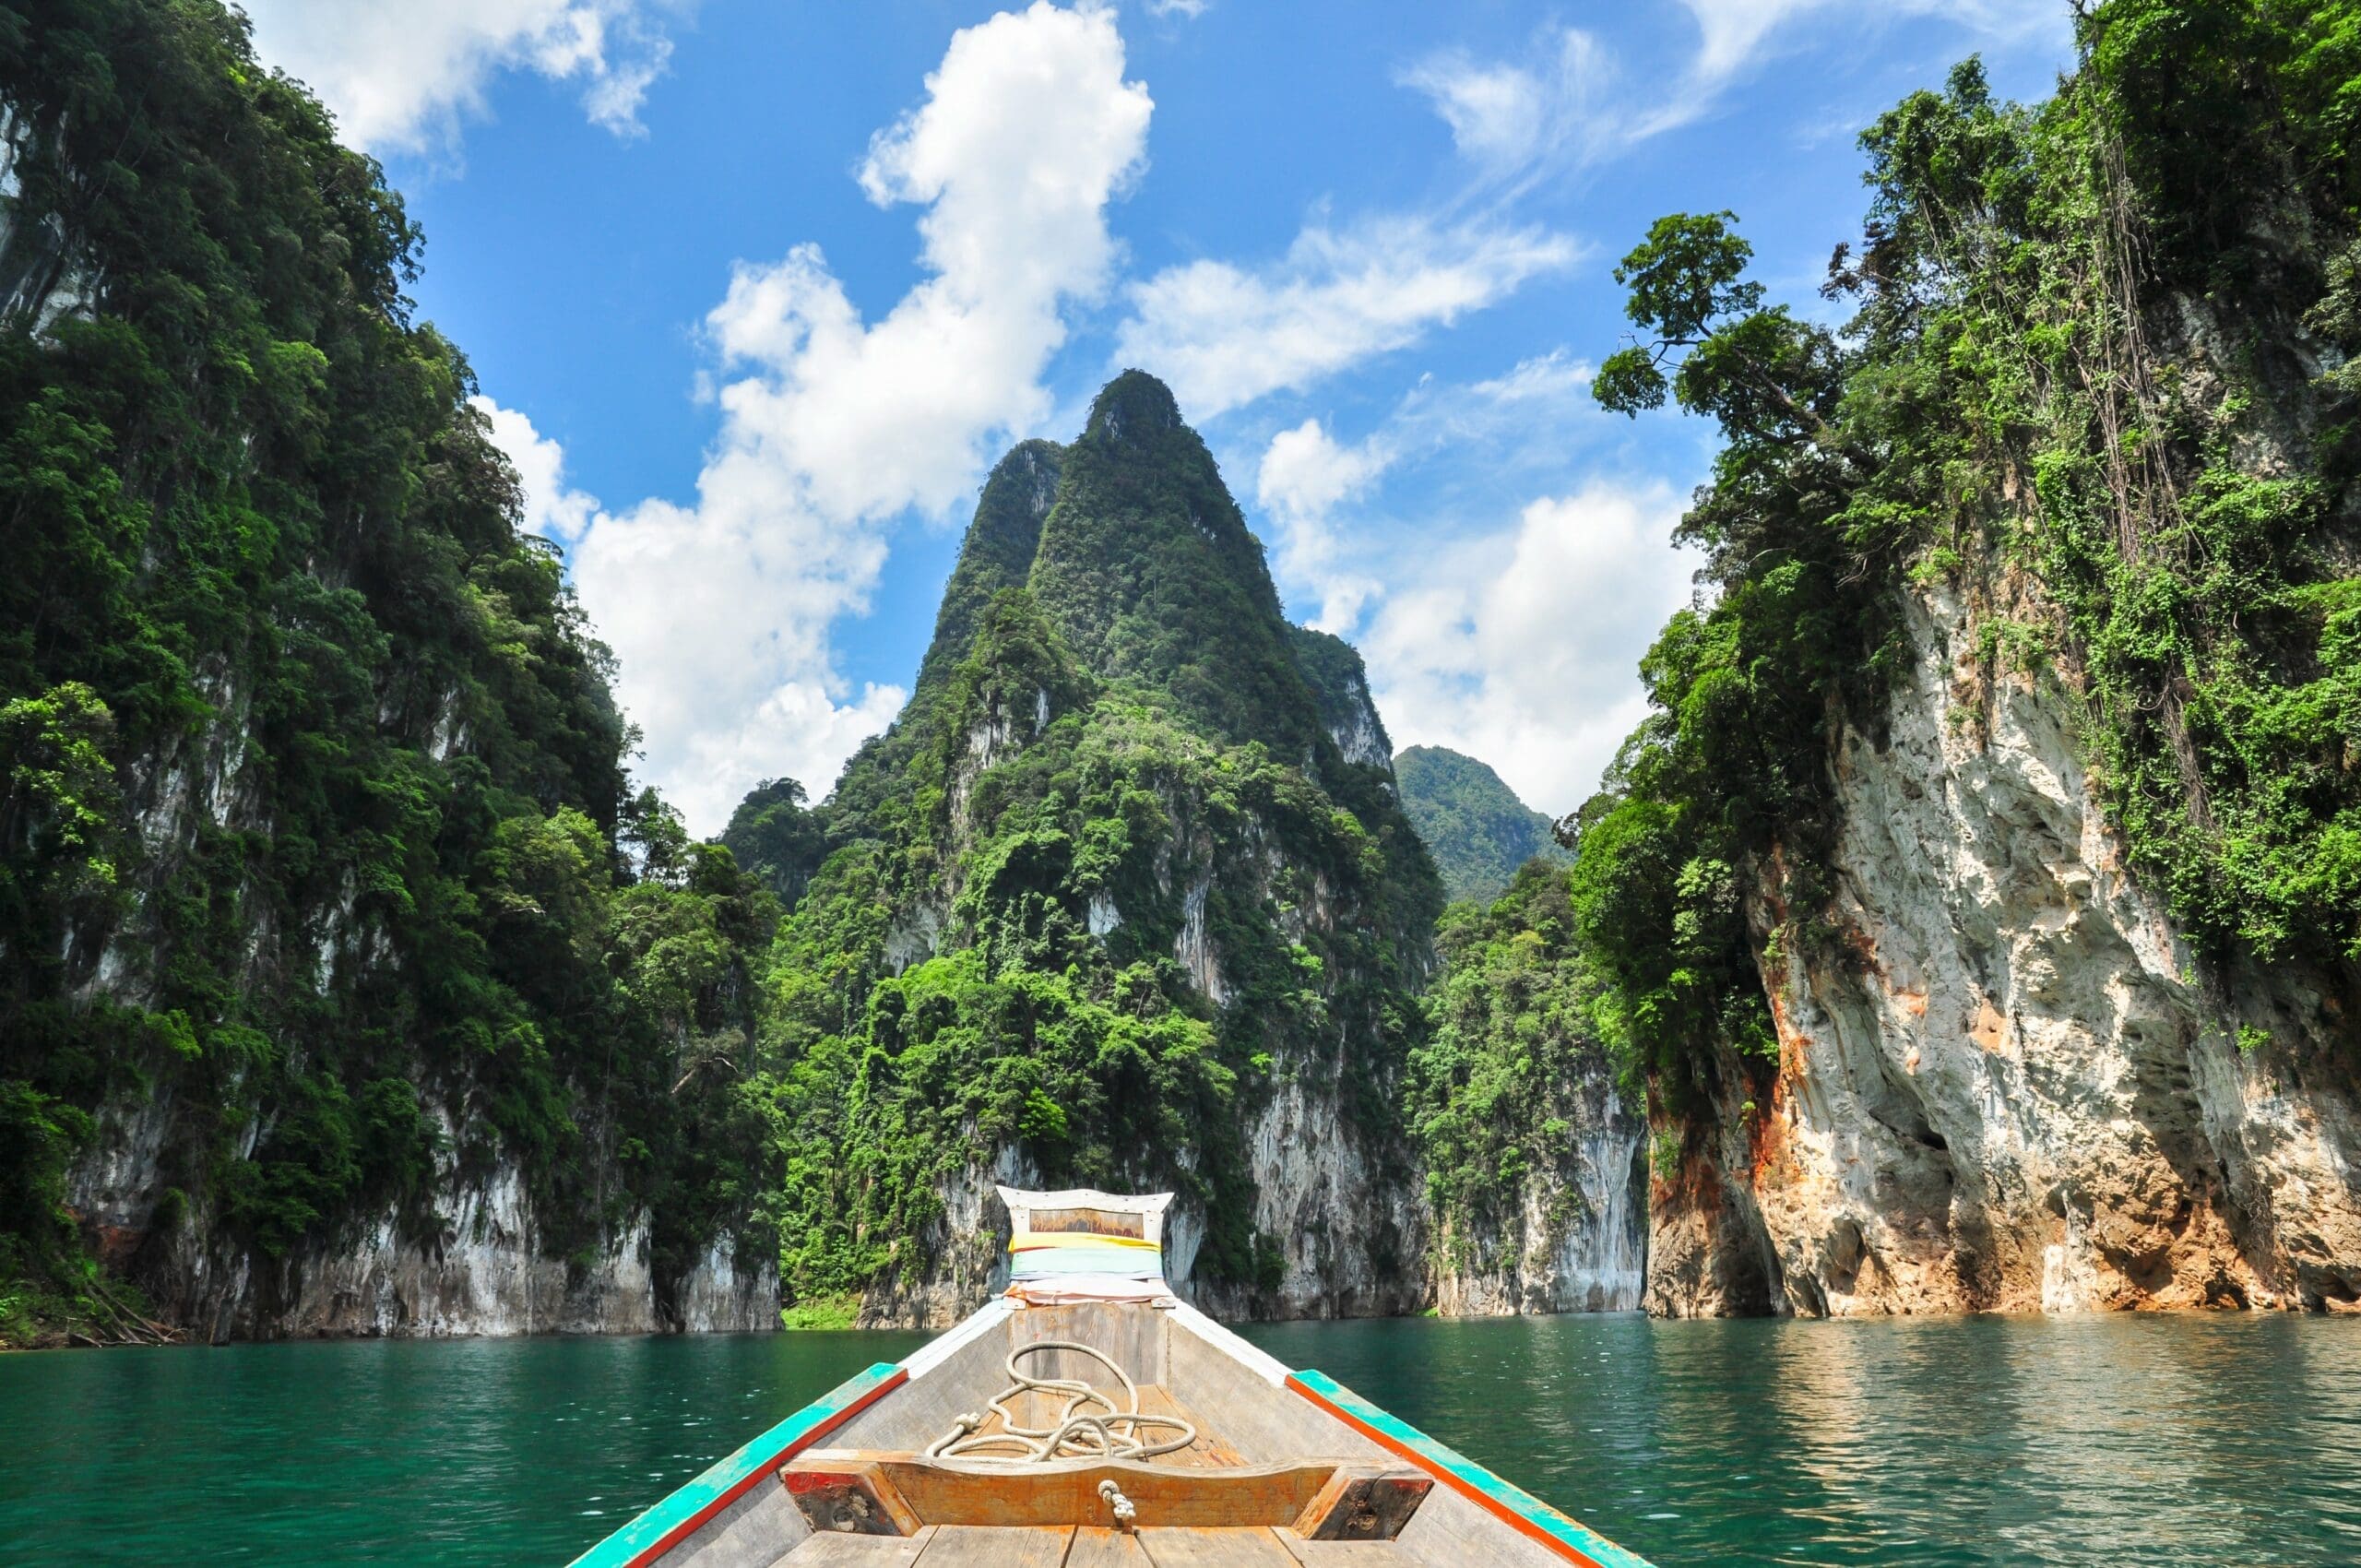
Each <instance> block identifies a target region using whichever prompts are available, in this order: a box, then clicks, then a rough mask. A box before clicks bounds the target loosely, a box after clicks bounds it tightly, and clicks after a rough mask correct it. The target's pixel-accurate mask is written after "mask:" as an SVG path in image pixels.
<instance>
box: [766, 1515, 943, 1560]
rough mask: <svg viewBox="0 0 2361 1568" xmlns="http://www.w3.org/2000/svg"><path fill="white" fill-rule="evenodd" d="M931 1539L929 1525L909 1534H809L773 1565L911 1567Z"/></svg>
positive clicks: (931, 1529) (931, 1531)
mask: <svg viewBox="0 0 2361 1568" xmlns="http://www.w3.org/2000/svg"><path fill="white" fill-rule="evenodd" d="M933 1540H934V1526H931V1525H929V1526H925V1527H924V1528H922V1529H920V1530H919V1532H918V1534H916V1535H913V1536H839V1535H817V1536H812V1537H809V1538H806V1539H805V1540H804V1542H803V1544H802V1545H801V1546H799V1547H797V1548H796V1549H795V1550H793V1551H790V1552H789V1553H788V1554H787V1555H786V1556H785V1557H782V1558H780V1559H779V1560H778V1562H777V1565H776V1568H912V1565H913V1564H914V1563H916V1562H918V1560H919V1555H920V1554H921V1553H922V1552H924V1551H925V1550H926V1549H927V1547H928V1546H929V1545H931V1543H932V1542H933Z"/></svg>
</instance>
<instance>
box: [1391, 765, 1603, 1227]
mask: <svg viewBox="0 0 2361 1568" xmlns="http://www.w3.org/2000/svg"><path fill="white" fill-rule="evenodd" d="M1443 755H1446V756H1450V755H1454V754H1453V753H1448V752H1446V753H1443ZM1488 771H1489V770H1488ZM1440 941H1441V945H1442V955H1443V959H1444V962H1445V965H1446V969H1445V972H1444V974H1443V977H1442V980H1439V981H1438V982H1437V983H1436V985H1435V987H1434V989H1433V991H1432V992H1430V994H1429V996H1428V1002H1427V1005H1428V1013H1429V1016H1430V1021H1431V1025H1432V1029H1431V1033H1430V1036H1429V1038H1428V1039H1427V1040H1426V1042H1425V1043H1423V1044H1421V1045H1419V1046H1418V1048H1416V1049H1415V1050H1413V1051H1411V1053H1410V1071H1409V1074H1408V1082H1409V1106H1410V1109H1409V1115H1410V1120H1411V1124H1412V1127H1413V1129H1414V1131H1415V1134H1416V1135H1417V1138H1418V1147H1419V1151H1420V1153H1421V1154H1422V1155H1423V1156H1424V1157H1425V1160H1426V1167H1427V1199H1428V1202H1429V1204H1430V1206H1432V1208H1433V1211H1434V1216H1435V1223H1436V1231H1437V1235H1436V1247H1437V1250H1438V1251H1439V1252H1441V1253H1442V1254H1443V1255H1445V1256H1446V1257H1452V1258H1454V1259H1455V1260H1456V1261H1458V1262H1460V1263H1462V1264H1465V1263H1466V1262H1469V1261H1471V1251H1470V1249H1471V1238H1472V1237H1475V1236H1483V1235H1491V1236H1514V1235H1516V1234H1517V1233H1518V1232H1519V1231H1520V1230H1521V1229H1522V1228H1523V1225H1524V1222H1525V1215H1524V1194H1525V1182H1526V1180H1527V1179H1528V1178H1530V1177H1533V1176H1536V1175H1550V1174H1556V1173H1562V1172H1565V1171H1567V1170H1570V1169H1571V1168H1572V1166H1573V1165H1574V1163H1575V1162H1576V1159H1577V1157H1578V1152H1577V1148H1576V1139H1577V1138H1578V1137H1579V1135H1580V1134H1581V1133H1582V1132H1583V1131H1584V1129H1585V1128H1586V1127H1588V1126H1590V1125H1592V1124H1594V1123H1595V1122H1596V1111H1593V1110H1592V1109H1590V1108H1589V1107H1587V1106H1586V1105H1585V1103H1584V1099H1585V1096H1584V1090H1585V1088H1587V1087H1590V1086H1594V1085H1596V1084H1599V1083H1600V1082H1601V1081H1602V1080H1610V1081H1614V1087H1612V1088H1611V1089H1610V1091H1609V1092H1611V1093H1614V1094H1618V1095H1620V1096H1623V1097H1625V1098H1626V1099H1628V1100H1629V1101H1630V1102H1631V1103H1634V1104H1636V1103H1637V1101H1638V1099H1639V1096H1640V1086H1639V1085H1638V1084H1637V1083H1635V1082H1632V1081H1631V1080H1630V1079H1629V1077H1628V1075H1625V1076H1624V1077H1622V1078H1621V1079H1619V1080H1618V1075H1617V1074H1616V1070H1615V1066H1614V1064H1613V1063H1611V1062H1610V1060H1609V1058H1608V1052H1607V1050H1606V1047H1605V1046H1604V1045H1603V1044H1602V1043H1601V1042H1600V1039H1599V1032H1598V1028H1597V1024H1596V1011H1597V1009H1598V1007H1599V1004H1600V998H1601V989H1600V986H1599V983H1598V981H1597V980H1596V977H1595V976H1594V975H1593V973H1592V971H1591V967H1590V965H1589V964H1588V962H1587V961H1586V960H1585V958H1584V953H1583V949H1582V944H1581V943H1580V942H1579V941H1578V940H1577V938H1576V935H1575V920H1574V909H1573V900H1572V892H1571V885H1570V879H1569V875H1568V872H1567V869H1566V867H1564V866H1563V865H1560V864H1556V863H1553V862H1551V861H1545V860H1539V859H1535V860H1528V861H1525V864H1524V865H1523V866H1522V867H1521V868H1519V869H1518V870H1517V872H1516V873H1514V875H1513V878H1512V880H1511V881H1510V884H1509V885H1508V888H1507V890H1506V891H1505V892H1503V893H1502V894H1501V897H1499V898H1498V899H1497V900H1495V901H1494V902H1493V903H1492V904H1491V905H1490V906H1489V908H1479V907H1477V906H1476V905H1473V904H1468V903H1457V904H1453V906H1452V907H1451V908H1450V909H1448V910H1446V911H1445V912H1444V914H1443V920H1442V933H1441V938H1440ZM1555 1190H1556V1192H1557V1194H1558V1195H1557V1197H1556V1199H1555V1202H1556V1204H1557V1205H1558V1207H1557V1209H1556V1211H1555V1212H1552V1213H1550V1214H1548V1215H1547V1216H1545V1219H1546V1221H1547V1222H1548V1223H1549V1224H1551V1225H1553V1226H1564V1225H1568V1224H1571V1223H1572V1221H1574V1220H1575V1219H1577V1218H1581V1214H1580V1210H1579V1208H1578V1207H1577V1206H1578V1205H1580V1204H1581V1202H1582V1194H1581V1191H1580V1189H1579V1188H1578V1187H1577V1186H1576V1185H1575V1184H1574V1183H1573V1182H1570V1181H1564V1180H1562V1179H1561V1180H1560V1181H1559V1182H1556V1184H1555Z"/></svg>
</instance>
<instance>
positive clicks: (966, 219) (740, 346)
mask: <svg viewBox="0 0 2361 1568" xmlns="http://www.w3.org/2000/svg"><path fill="white" fill-rule="evenodd" d="M1123 65H1124V54H1123V43H1122V40H1121V37H1120V36H1119V35H1118V33H1117V32H1116V30H1115V24H1114V19H1113V17H1112V14H1111V13H1109V12H1108V11H1106V10H1104V9H1102V8H1097V7H1085V8H1079V9H1074V10H1068V9H1062V8H1061V7H1059V6H1053V5H1050V4H1049V3H1048V0H1040V3H1038V4H1036V5H1034V6H1031V7H1030V8H1029V9H1026V10H1024V11H1020V12H1003V13H1002V14H1001V15H999V16H996V17H994V18H991V20H989V21H986V22H983V23H980V24H979V25H977V26H975V27H971V28H967V29H966V30H962V31H960V32H958V33H957V34H955V36H954V37H953V39H952V41H951V44H950V47H949V49H948V50H947V51H946V53H944V55H943V63H942V65H940V66H939V67H938V68H937V69H936V70H935V71H934V72H933V73H932V74H931V75H930V76H929V77H927V79H926V97H925V100H924V101H923V102H921V103H920V105H919V107H918V108H917V109H915V110H913V111H912V112H911V113H908V114H907V115H905V116H904V117H903V118H902V119H901V120H899V121H898V122H896V124H895V125H892V126H890V127H888V128H887V129H886V130H884V131H883V132H881V133H879V135H878V136H877V137H875V139H874V140H873V141H872V144H871V146H870V148H869V154H868V157H867V159H866V160H865V161H864V162H863V163H862V165H861V167H860V172H859V177H860V184H861V186H862V188H863V189H864V190H865V191H866V192H867V193H868V194H869V196H870V197H871V199H872V200H874V201H875V202H877V203H878V204H879V205H880V206H892V205H895V204H897V203H910V204H915V205H918V206H920V207H922V208H924V209H925V210H924V213H923V215H922V216H921V217H920V218H919V223H918V228H919V237H920V242H921V244H920V255H921V259H922V260H923V262H924V264H925V267H926V269H927V276H926V277H925V278H924V279H922V280H921V281H920V282H919V283H918V284H917V285H916V286H915V287H913V288H912V289H911V290H910V291H909V292H908V293H907V294H906V295H904V296H903V298H902V299H901V300H900V301H898V302H897V303H896V304H895V305H894V306H893V308H892V309H890V310H889V311H887V312H886V313H885V315H883V316H882V317H879V318H877V319H875V320H869V319H865V318H864V317H863V315H862V314H861V312H860V310H859V308H858V307H856V306H855V305H854V304H853V303H852V301H851V300H850V298H849V297H848V295H847V293H846V292H845V290H844V288H843V286H842V284H841V283H840V282H839V281H838V280H837V279H836V277H835V275H834V274H833V273H832V272H830V270H829V269H828V266H827V262H826V259H825V256H823V255H822V254H821V253H820V251H819V249H818V247H816V246H813V245H799V246H797V247H795V248H794V249H793V250H791V251H789V253H788V255H787V256H786V257H785V258H784V259H782V260H779V261H777V262H770V263H765V264H755V265H748V264H741V265H740V266H739V267H737V268H736V269H735V271H734V273H733V275H732V277H731V279H730V286H729V289H728V291H727V292H726V293H725V294H724V296H723V298H722V300H721V303H719V304H718V305H716V306H715V307H714V308H713V310H712V312H711V313H710V314H709V315H707V317H706V330H707V333H708V335H709V338H710V340H711V342H712V344H713V347H714V350H715V351H716V354H717V357H718V364H719V371H720V376H721V386H720V388H719V391H718V406H719V409H720V413H721V425H720V430H719V432H718V435H717V436H716V439H715V442H714V445H713V448H712V450H711V451H710V452H709V453H708V454H707V456H706V463H705V467H704V469H703V471H702V472H701V473H700V474H699V475H698V479H697V493H696V499H695V502H694V505H682V504H679V503H676V502H672V501H668V500H661V499H653V500H648V501H644V502H642V503H640V504H639V505H635V506H632V507H629V508H626V509H623V510H620V511H614V512H600V513H599V514H598V515H597V516H596V517H593V518H591V519H590V520H589V521H588V523H587V527H585V528H581V529H578V530H577V532H576V535H575V538H574V542H573V544H572V546H571V552H570V560H571V564H572V569H573V575H574V581H575V588H576V590H577V591H578V592H579V593H580V595H581V598H582V602H583V606H584V608H585V609H586V610H587V612H588V613H589V615H590V619H591V622H592V624H594V625H596V626H597V627H598V629H599V636H601V637H603V638H604V639H605V640H606V642H607V643H608V644H609V645H610V646H611V647H613V648H614V650H615V653H616V656H617V658H618V660H619V662H620V666H621V677H620V681H621V693H620V695H621V696H622V699H623V707H624V708H625V710H626V711H627V712H628V713H629V714H630V715H631V717H632V718H633V719H634V720H635V722H637V723H638V724H639V725H640V726H641V727H642V728H643V729H644V731H646V736H647V741H646V745H647V754H646V760H645V764H644V766H643V768H642V771H643V772H644V773H645V774H646V776H647V777H648V778H650V779H651V780H652V781H653V782H655V783H656V785H657V786H658V788H659V789H660V790H663V791H664V793H665V795H666V796H667V797H668V798H670V800H671V801H672V802H674V803H675V804H676V805H678V806H679V807H680V809H681V811H682V815H683V816H684V817H685V818H686V819H687V820H688V822H689V824H690V825H691V826H692V827H694V829H696V830H697V831H699V832H712V831H715V830H717V829H718V828H719V827H720V826H722V824H723V822H724V821H726V820H727V818H728V815H729V813H730V808H731V807H732V806H733V805H734V804H735V803H736V802H737V801H738V799H739V798H740V797H741V796H742V794H743V793H744V792H745V790H747V788H748V787H749V786H751V785H752V784H753V783H754V782H755V781H756V780H758V779H761V778H770V777H774V776H777V775H780V774H786V775H790V776H792V777H794V778H799V779H801V780H803V781H804V783H805V785H806V786H807V787H808V788H810V789H811V790H812V791H813V793H814V794H819V793H822V792H824V791H825V790H827V789H828V788H829V787H830V786H831V785H832V784H833V783H834V782H835V780H836V773H837V771H838V770H839V769H840V768H841V767H842V766H843V764H844V761H845V759H846V757H848V755H850V754H851V753H852V751H853V749H854V748H855V747H856V746H857V745H858V744H859V743H860V741H861V739H862V738H863V737H864V736H867V735H870V734H873V733H875V732H876V731H878V730H880V729H882V728H884V725H885V724H886V723H887V722H889V721H890V720H891V719H892V718H893V716H894V715H895V713H896V712H897V711H898V710H899V708H900V707H901V704H902V701H903V698H904V697H905V695H907V694H906V693H905V692H904V691H903V690H902V689H901V688H900V687H898V686H889V685H875V684H865V685H862V686H860V688H859V689H858V690H856V689H854V688H853V687H852V686H851V685H850V683H848V682H846V681H845V680H844V679H843V678H842V677H841V676H840V675H839V674H838V673H837V671H836V661H835V659H834V657H833V654H832V651H831V647H830V641H829V627H830V624H832V623H833V622H834V621H836V619H837V618H838V617H839V616H841V615H844V614H846V613H848V612H859V611H860V610H862V609H864V608H866V605H867V602H868V596H869V593H870V591H871V589H872V587H873V586H874V584H875V582H876V579H877V574H878V570H879V568H880V567H881V566H882V565H883V564H884V559H885V550H886V545H885V538H884V530H885V528H886V525H887V524H888V523H889V521H890V520H891V519H892V518H894V517H896V515H898V514H901V513H903V512H905V511H907V510H908V509H909V508H911V507H918V508H920V509H923V510H928V511H935V512H940V511H943V510H945V509H947V508H948V507H950V506H951V505H954V504H955V503H956V502H958V501H960V500H961V499H963V498H965V497H966V496H967V495H968V494H969V493H971V492H972V491H973V489H974V486H975V483H976V481H977V478H978V476H979V472H980V470H981V469H982V467H983V465H984V463H985V461H986V459H987V457H989V456H990V455H991V449H992V448H993V447H994V446H996V445H1000V444H1003V443H1005V442H1006V441H1007V440H1008V439H1010V438H1011V437H1013V436H1014V435H1017V434H1023V433H1025V432H1026V431H1027V430H1028V429H1030V428H1032V427H1033V426H1034V425H1036V424H1037V423H1038V422H1040V421H1042V420H1043V419H1045V418H1046V417H1047V416H1048V415H1049V413H1050V408H1051V399H1050V394H1049V392H1048V391H1047V390H1046V388H1045V387H1044V386H1042V385H1041V375H1042V373H1043V371H1044V369H1045V368H1046V366H1047V364H1048V362H1049V361H1050V356H1051V355H1052V354H1053V353H1054V352H1055V351H1056V350H1057V349H1058V348H1059V347H1060V346H1061V345H1062V343H1063V342H1064V341H1065V338H1066V326H1065V322H1064V319H1063V316H1062V307H1064V306H1065V305H1066V304H1068V303H1072V302H1076V301H1085V300H1088V299H1091V298H1094V297H1097V296H1098V295H1100V294H1102V293H1103V292H1104V291H1105V289H1106V288H1107V286H1108V282H1109V278H1110V275H1111V272H1112V269H1113V267H1114V266H1115V264H1116V261H1117V255H1116V245H1115V243H1114V241H1113V239H1112V238H1111V237H1110V236H1109V233H1108V231H1107V223H1106V209H1107V207H1108V204H1109V202H1111V201H1112V200H1114V199H1115V198H1116V197H1117V196H1119V195H1121V193H1122V192H1123V190H1124V189H1125V188H1126V186H1127V185H1128V184H1129V183H1130V181H1131V180H1132V179H1133V176H1134V175H1135V174H1136V172H1137V171H1138V170H1139V168H1140V166H1141V161H1142V160H1143V158H1144V156H1145V149H1146V139H1147V126H1148V116H1149V113H1150V111H1151V109H1152V107H1153V106H1152V104H1151V102H1150V100H1149V98H1148V94H1147V89H1145V87H1144V86H1143V85H1141V84H1140V83H1138V82H1133V81H1126V80H1125V79H1124V77H1123ZM495 433H496V434H499V435H500V436H501V439H502V440H503V444H504V445H506V446H507V447H508V449H509V451H510V452H511V454H512V456H514V457H515V458H516V463H517V466H518V469H519V470H520V472H523V473H525V474H526V476H527V481H528V490H531V489H535V476H536V475H546V476H547V477H546V478H545V479H543V480H541V481H540V483H541V484H542V485H544V486H549V487H553V488H552V489H551V491H550V494H551V495H552V496H557V497H561V498H560V499H549V498H545V497H544V496H542V495H541V494H540V493H536V495H535V498H534V500H533V501H532V503H531V505H532V509H533V511H534V513H535V515H537V516H546V517H552V519H554V520H555V524H556V526H558V527H561V528H563V527H568V526H571V525H572V523H573V522H574V521H575V518H576V517H577V516H578V512H577V510H576V509H575V504H574V503H572V502H568V501H566V500H564V499H562V497H563V496H564V495H565V494H568V493H566V492H564V489H563V470H562V469H560V468H559V467H557V466H556V465H555V463H554V462H553V461H552V456H553V454H552V453H550V452H545V451H544V447H546V446H549V445H552V444H549V443H547V442H546V441H545V440H544V439H543V438H540V437H539V436H538V434H537V433H535V432H533V431H532V429H531V427H530V425H529V423H528V422H523V421H522V420H521V419H518V420H516V421H514V422H508V423H506V424H505V426H504V425H503V423H502V422H500V421H499V420H495Z"/></svg>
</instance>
